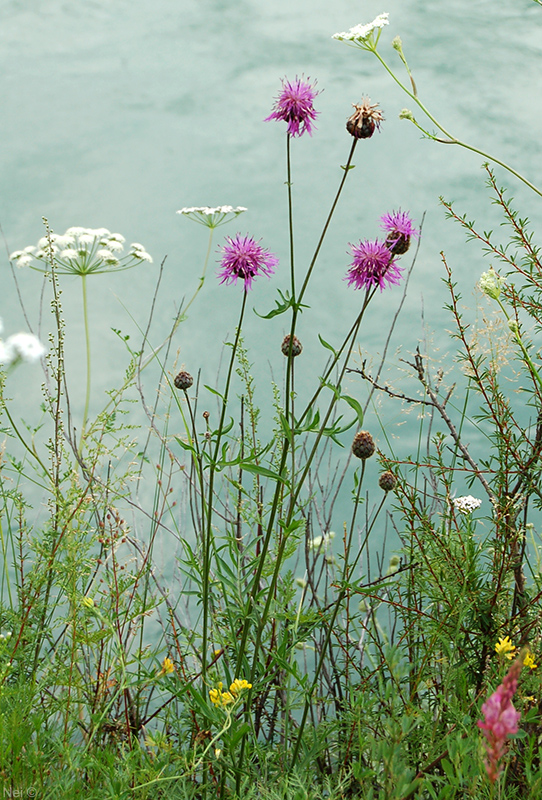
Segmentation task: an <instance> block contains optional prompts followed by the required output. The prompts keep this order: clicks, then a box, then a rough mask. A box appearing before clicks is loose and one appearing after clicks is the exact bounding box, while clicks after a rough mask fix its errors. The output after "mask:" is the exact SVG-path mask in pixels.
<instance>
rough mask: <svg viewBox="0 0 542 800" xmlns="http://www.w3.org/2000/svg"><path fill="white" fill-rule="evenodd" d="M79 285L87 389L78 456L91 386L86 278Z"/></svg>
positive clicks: (82, 278)
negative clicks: (81, 301) (81, 303)
mask: <svg viewBox="0 0 542 800" xmlns="http://www.w3.org/2000/svg"><path fill="white" fill-rule="evenodd" d="M81 285H82V287H83V323H84V326H85V349H86V355H87V388H86V393H85V409H84V411H83V424H82V426H81V436H80V438H79V455H81V453H82V451H83V443H84V440H85V428H86V425H87V419H88V409H89V406H90V385H91V372H92V366H91V361H90V328H89V324H88V297H87V276H86V275H85V274H83V275H81Z"/></svg>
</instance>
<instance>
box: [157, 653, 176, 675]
mask: <svg viewBox="0 0 542 800" xmlns="http://www.w3.org/2000/svg"><path fill="white" fill-rule="evenodd" d="M172 672H175V665H174V664H173V661H172V660H171V658H167V657H166V658H164V660H163V661H162V669H161V670H160V672H159V673H158V677H160V676H161V675H171V673H172Z"/></svg>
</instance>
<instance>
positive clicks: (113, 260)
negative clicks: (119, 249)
mask: <svg viewBox="0 0 542 800" xmlns="http://www.w3.org/2000/svg"><path fill="white" fill-rule="evenodd" d="M96 255H97V257H98V258H102V259H103V260H104V261H105V263H106V264H118V263H119V260H118V258H117V257H116V256H114V255H113V253H112V252H111V250H98V252H97V253H96Z"/></svg>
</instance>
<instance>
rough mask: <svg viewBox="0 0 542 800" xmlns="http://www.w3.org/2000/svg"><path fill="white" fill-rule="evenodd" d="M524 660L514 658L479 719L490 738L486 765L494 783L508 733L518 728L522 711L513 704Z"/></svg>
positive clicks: (499, 768) (499, 769)
mask: <svg viewBox="0 0 542 800" xmlns="http://www.w3.org/2000/svg"><path fill="white" fill-rule="evenodd" d="M522 662H523V659H522V658H521V657H520V658H517V659H516V660H515V661H514V663H513V664H512V666H511V667H510V669H509V670H508V672H507V673H506V675H505V676H504V678H503V681H502V683H501V684H500V686H498V687H497V689H496V690H495V691H494V692H493V694H492V695H491V696H490V697H488V699H487V700H486V702H485V703H484V704H483V706H482V714H483V715H484V719H483V720H481V719H480V720H478V723H477V724H478V727H479V728H481V729H482V730H483V732H484V736H485V737H486V739H487V744H486V751H487V758H486V759H485V761H484V765H485V768H486V772H487V774H488V777H489V780H490V781H491V783H495V781H496V780H497V778H498V777H499V775H500V774H501V769H502V768H501V766H500V761H501V759H502V757H503V756H504V754H505V753H506V748H507V742H506V740H507V738H508V736H510V735H512V734H514V733H517V731H518V723H519V718H520V717H521V714H520V712H519V711H516V709H515V708H514V706H513V705H512V697H513V696H514V694H515V693H516V690H517V688H518V678H519V673H520V672H521V667H522Z"/></svg>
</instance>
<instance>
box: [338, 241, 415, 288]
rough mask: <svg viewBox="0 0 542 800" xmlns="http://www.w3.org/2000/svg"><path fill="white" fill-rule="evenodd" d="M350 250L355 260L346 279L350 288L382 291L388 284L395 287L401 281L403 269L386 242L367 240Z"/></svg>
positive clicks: (352, 246)
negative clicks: (376, 287) (374, 287)
mask: <svg viewBox="0 0 542 800" xmlns="http://www.w3.org/2000/svg"><path fill="white" fill-rule="evenodd" d="M350 249H351V250H352V255H353V256H354V259H353V261H352V263H351V265H350V268H349V270H348V272H347V273H346V278H345V280H346V281H348V285H349V286H353V287H354V288H355V289H366V290H367V291H368V290H369V289H371V288H372V287H373V286H379V287H380V291H382V289H384V288H385V286H386V283H387V284H388V285H389V286H393V285H394V284H395V285H396V284H398V283H399V281H400V280H401V271H402V268H401V267H400V266H399V265H398V264H397V263H396V261H395V260H394V258H393V253H392V252H391V251H390V249H389V248H388V246H387V245H386V244H385V243H384V242H379V241H378V239H375V240H374V241H370V240H369V239H365V241H363V242H360V243H359V244H351V245H350Z"/></svg>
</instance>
